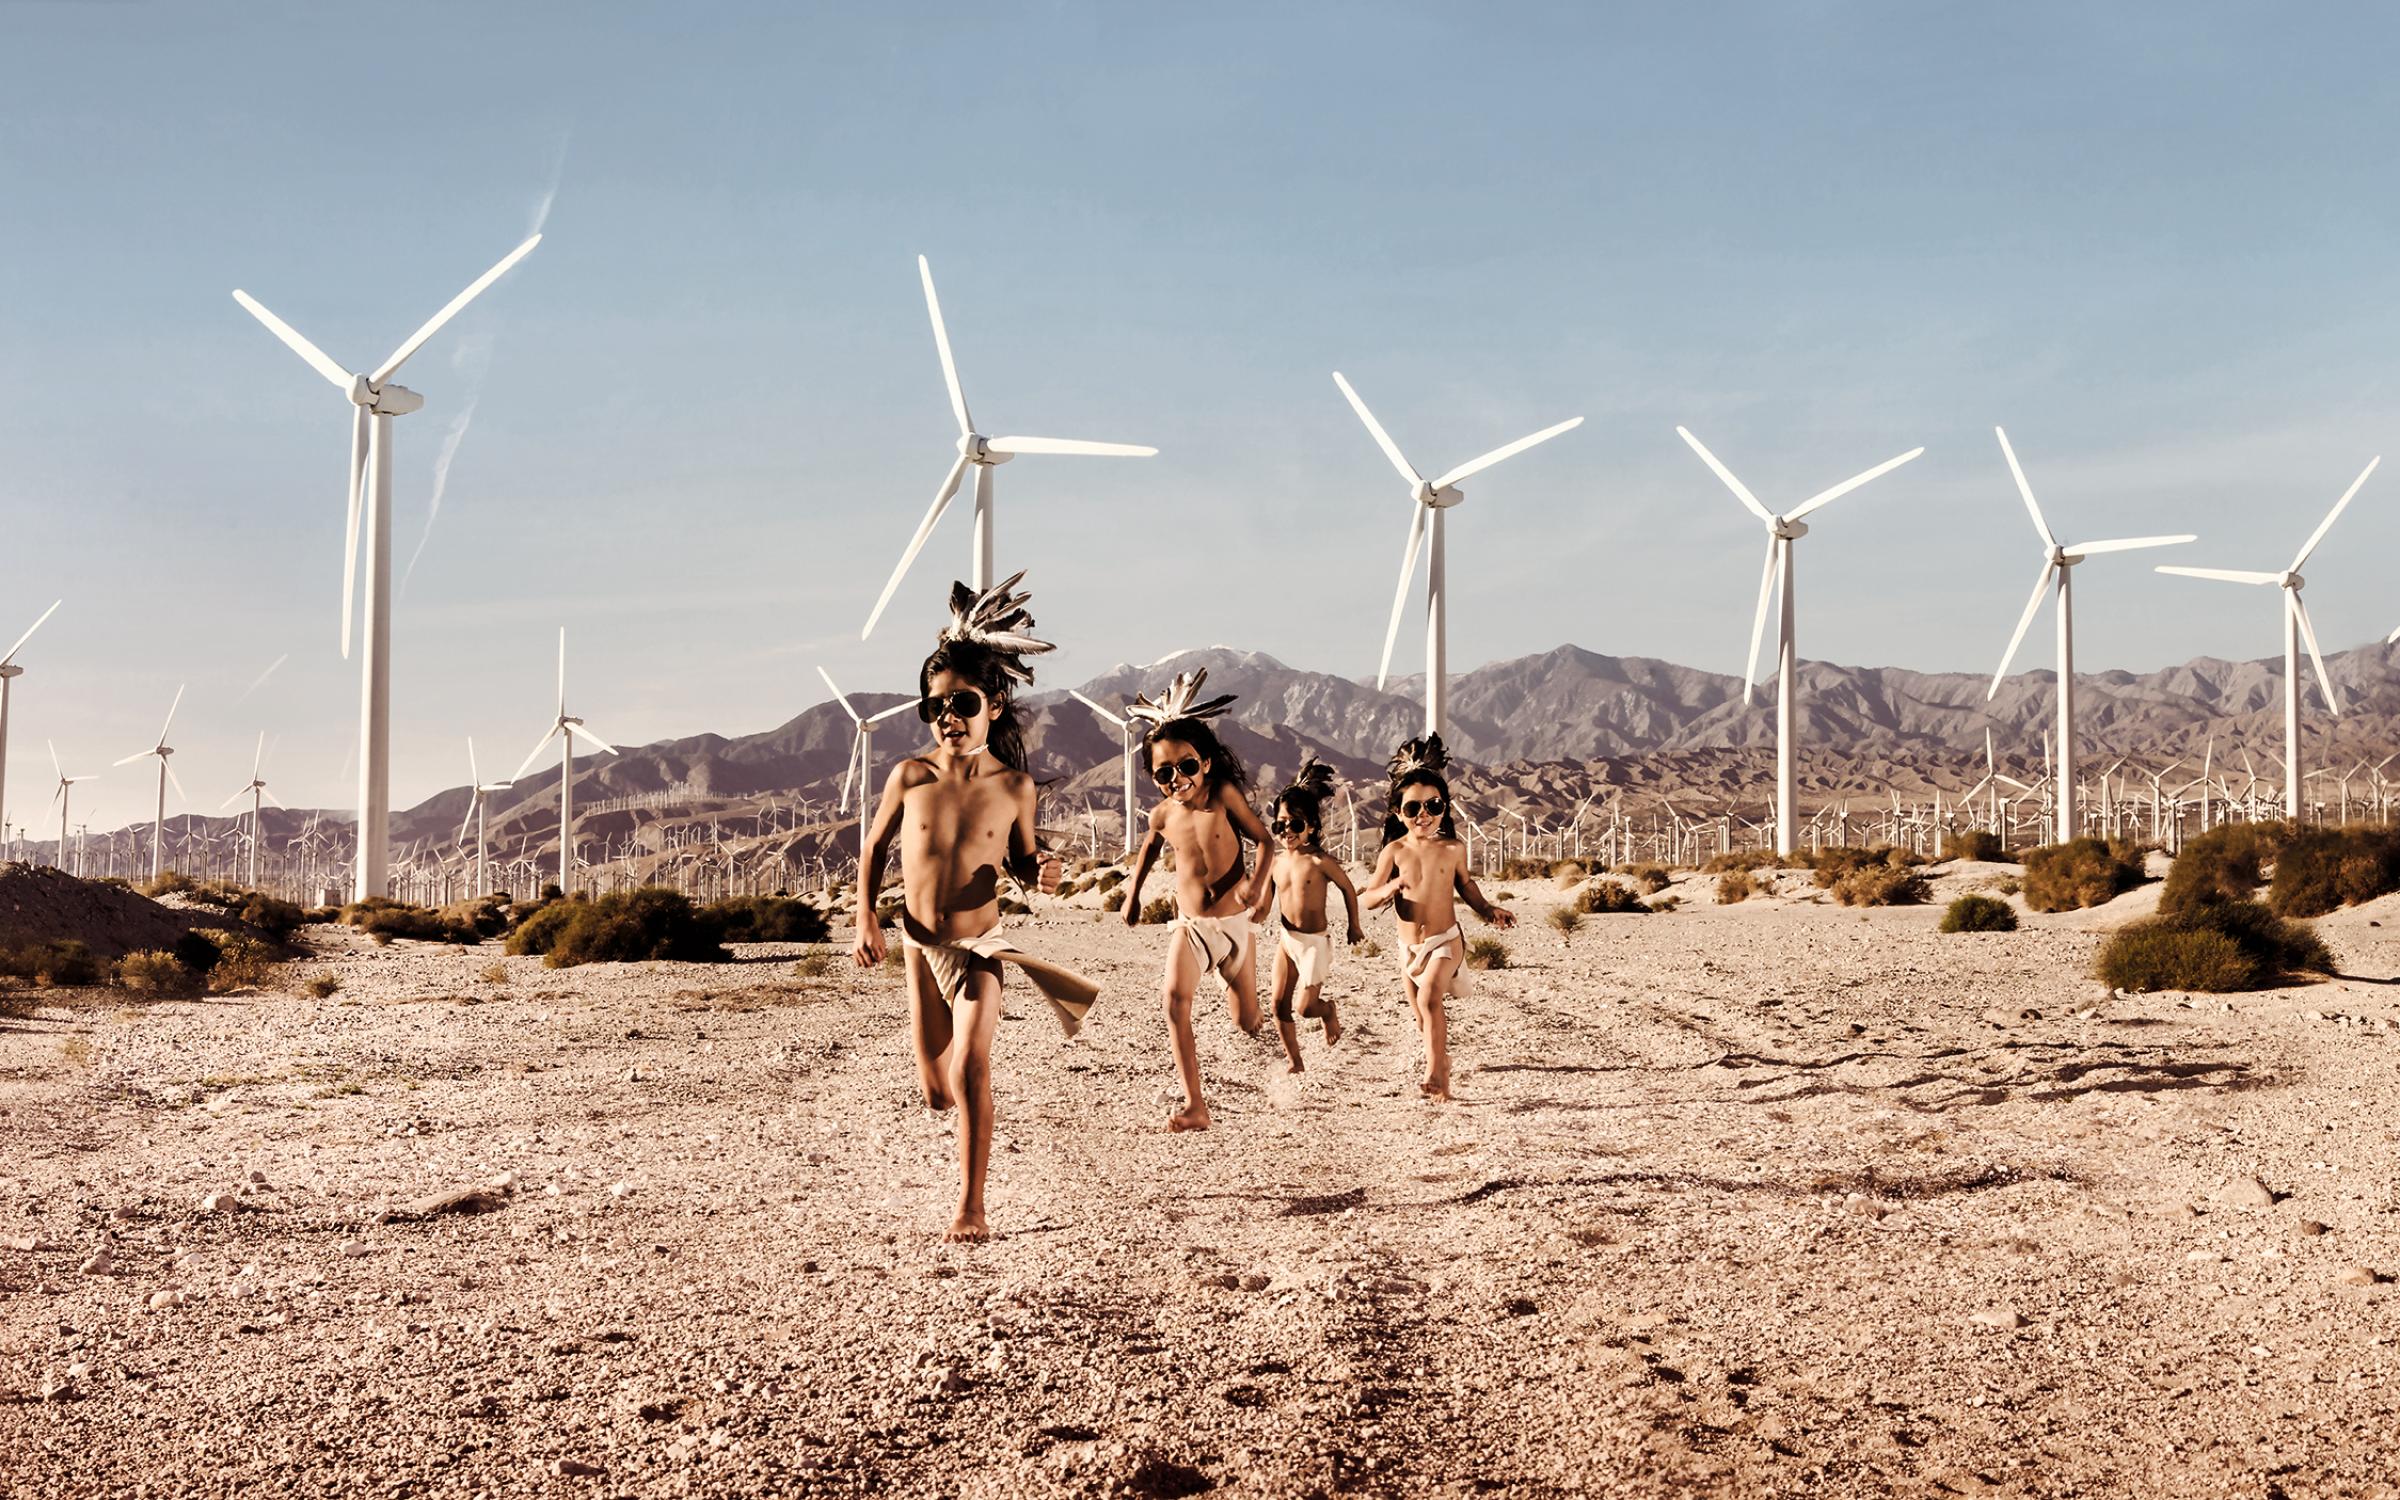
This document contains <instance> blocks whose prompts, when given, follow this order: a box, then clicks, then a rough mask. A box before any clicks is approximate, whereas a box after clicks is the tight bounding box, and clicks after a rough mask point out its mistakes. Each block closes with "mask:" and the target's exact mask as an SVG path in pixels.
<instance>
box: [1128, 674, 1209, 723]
mask: <svg viewBox="0 0 2400 1500" xmlns="http://www.w3.org/2000/svg"><path fill="white" fill-rule="evenodd" d="M1206 681H1208V668H1206V667H1201V668H1199V669H1198V670H1196V671H1191V672H1178V673H1176V674H1175V680H1174V681H1173V682H1170V683H1168V684H1167V690H1166V691H1165V692H1163V693H1161V694H1159V695H1158V697H1157V698H1156V699H1155V700H1153V699H1150V698H1145V697H1143V696H1141V695H1140V694H1139V693H1136V694H1135V695H1134V699H1133V701H1132V702H1131V703H1128V704H1126V705H1125V717H1127V718H1129V719H1140V720H1141V721H1143V722H1144V723H1146V724H1148V725H1149V726H1150V727H1151V728H1152V729H1156V728H1158V727H1159V726H1160V725H1162V724H1172V723H1174V722H1175V721H1176V720H1177V719H1213V718H1215V717H1217V715H1219V714H1221V713H1223V712H1225V710H1226V708H1227V707H1228V706H1230V705H1231V704H1232V702H1233V698H1234V695H1233V694H1231V693H1222V694H1219V695H1218V696H1217V697H1214V698H1211V699H1209V700H1208V701H1207V702H1205V703H1202V702H1200V701H1198V700H1199V697H1200V685H1201V684H1202V683H1204V682H1206Z"/></svg>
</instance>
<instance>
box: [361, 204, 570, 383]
mask: <svg viewBox="0 0 2400 1500" xmlns="http://www.w3.org/2000/svg"><path fill="white" fill-rule="evenodd" d="M541 242H542V237H541V236H540V235H538V234H537V235H535V236H534V237H533V238H531V239H529V240H527V241H526V242H525V243H524V244H522V245H519V246H518V247H517V248H516V249H514V250H511V251H509V252H508V254H506V255H504V256H502V257H500V264H498V265H496V266H494V267H492V268H491V269H490V270H488V271H486V272H484V273H483V274H482V275H481V276H478V277H476V278H475V280H474V281H473V282H472V283H471V284H470V285H469V286H468V287H467V289H466V290H465V291H463V292H460V293H459V294H458V295H457V296H455V297H453V298H451V299H450V300H449V302H448V303H447V304H445V305H444V306H443V308H442V310H441V311H440V312H437V313H435V314H434V315H433V316H432V317H430V318H427V319H426V320H425V326H424V327H422V328H419V329H418V330H417V331H416V332H415V333H412V334H410V335H409V336H408V339H407V341H406V342H405V343H403V344H401V346H400V347H399V348H397V349H394V350H393V351H392V357H391V358H390V359H387V360H385V361H384V362H383V363H382V364H381V365H380V366H378V367H377V369H376V371H375V373H374V374H372V375H369V376H368V377H367V379H368V380H369V381H371V382H373V383H374V384H376V385H381V384H383V383H384V382H385V381H386V380H389V379H390V378H391V377H392V376H393V375H395V374H397V373H398V372H399V369H400V367H401V366H402V365H404V364H407V363H408V357H409V356H410V355H412V354H414V353H416V352H417V351H418V350H419V349H422V348H424V347H425V341H426V340H427V339H429V338H432V337H433V336H434V335H435V334H437V333H439V332H441V331H442V325H443V324H444V323H447V322H449V321H450V320H451V319H452V318H455V317H457V316H458V313H459V309H460V308H463V307H465V306H466V305H467V304H468V303H470V302H472V301H474V300H475V299H476V298H478V297H480V296H482V295H483V293H484V289H485V288H486V287H488V286H490V285H491V284H492V283H493V282H495V281H498V280H499V279H500V278H501V277H503V276H505V275H507V274H508V268H509V267H510V266H513V265H515V264H516V263H517V262H518V261H521V260H523V259H524V258H525V257H526V256H528V255H531V254H532V253H533V247H534V246H536V245H538V244H540V243H541Z"/></svg>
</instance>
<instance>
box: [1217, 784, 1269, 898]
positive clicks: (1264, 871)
mask: <svg viewBox="0 0 2400 1500" xmlns="http://www.w3.org/2000/svg"><path fill="white" fill-rule="evenodd" d="M1221 798H1222V803H1223V806H1224V808H1225V821H1226V822H1228V823H1230V824H1232V825H1233V831H1234V832H1235V833H1236V834H1238V835H1240V836H1241V837H1243V838H1246V839H1248V840H1249V841H1250V852H1251V856H1252V857H1253V858H1254V859H1256V860H1257V861H1258V863H1257V864H1256V866H1254V867H1253V868H1252V869H1251V871H1250V882H1249V885H1248V886H1247V887H1246V889H1247V890H1248V891H1249V893H1250V920H1251V921H1253V922H1255V921H1257V920H1258V919H1259V918H1261V917H1263V916H1265V915H1266V913H1267V898H1268V897H1269V896H1271V895H1273V894H1274V890H1275V846H1274V845H1273V844H1271V843H1269V842H1268V841H1267V825H1266V824H1265V823H1264V822H1262V821H1260V819H1259V816H1258V810H1257V809H1256V808H1253V807H1252V806H1251V805H1250V799H1249V798H1247V797H1245V796H1243V795H1242V793H1241V789H1240V788H1239V787H1230V786H1229V787H1227V788H1225V790H1224V792H1223V793H1222V794H1221Z"/></svg>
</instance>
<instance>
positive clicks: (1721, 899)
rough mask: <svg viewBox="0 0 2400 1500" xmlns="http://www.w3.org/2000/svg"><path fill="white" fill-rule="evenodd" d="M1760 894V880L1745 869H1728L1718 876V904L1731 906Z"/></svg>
mask: <svg viewBox="0 0 2400 1500" xmlns="http://www.w3.org/2000/svg"><path fill="white" fill-rule="evenodd" d="M1757 894H1758V882H1757V881H1756V880H1755V879H1753V878H1751V875H1750V872H1749V871H1748V870H1743V869H1727V870H1726V871H1725V872H1724V873H1723V874H1721V875H1719V876H1718V877H1717V904H1718V905H1719V906H1731V905H1733V903H1735V902H1736V901H1747V900H1749V899H1750V898H1751V897H1752V896H1755V895H1757Z"/></svg>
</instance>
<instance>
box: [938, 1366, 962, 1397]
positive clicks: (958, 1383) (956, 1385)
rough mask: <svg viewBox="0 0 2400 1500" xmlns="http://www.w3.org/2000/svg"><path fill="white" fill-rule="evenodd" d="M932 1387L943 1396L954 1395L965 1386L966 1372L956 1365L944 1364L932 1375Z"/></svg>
mask: <svg viewBox="0 0 2400 1500" xmlns="http://www.w3.org/2000/svg"><path fill="white" fill-rule="evenodd" d="M933 1388H934V1389H935V1390H937V1391H939V1392H941V1393H942V1394H943V1395H945V1396H954V1395H956V1394H958V1393H959V1392H960V1391H963V1390H965V1389H966V1388H967V1372H966V1371H964V1370H962V1369H960V1368H959V1367H958V1366H956V1365H945V1366H943V1367H942V1369H941V1370H940V1371H939V1372H937V1373H936V1374H935V1375H934V1377H933Z"/></svg>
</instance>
